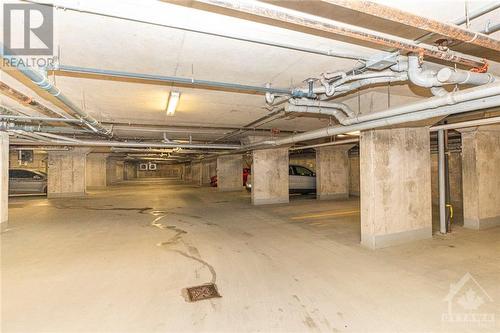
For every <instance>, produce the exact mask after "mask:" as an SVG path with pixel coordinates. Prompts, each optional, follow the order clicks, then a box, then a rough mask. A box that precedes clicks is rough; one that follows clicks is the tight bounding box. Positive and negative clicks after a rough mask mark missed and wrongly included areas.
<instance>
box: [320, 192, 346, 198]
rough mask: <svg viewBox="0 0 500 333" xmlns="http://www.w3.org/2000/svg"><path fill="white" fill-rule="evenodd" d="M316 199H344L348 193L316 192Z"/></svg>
mask: <svg viewBox="0 0 500 333" xmlns="http://www.w3.org/2000/svg"><path fill="white" fill-rule="evenodd" d="M316 199H318V200H346V199H349V193H336V194H316Z"/></svg>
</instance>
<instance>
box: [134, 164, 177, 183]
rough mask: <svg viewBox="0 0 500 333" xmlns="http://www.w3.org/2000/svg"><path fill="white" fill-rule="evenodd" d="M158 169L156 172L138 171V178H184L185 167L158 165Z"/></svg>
mask: <svg viewBox="0 0 500 333" xmlns="http://www.w3.org/2000/svg"><path fill="white" fill-rule="evenodd" d="M156 168H157V169H156V170H138V171H137V178H170V179H181V178H182V172H183V166H182V165H180V164H156Z"/></svg>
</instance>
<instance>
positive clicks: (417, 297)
mask: <svg viewBox="0 0 500 333" xmlns="http://www.w3.org/2000/svg"><path fill="white" fill-rule="evenodd" d="M249 201H250V198H249V195H248V194H247V193H245V192H243V191H242V192H241V193H218V192H216V190H215V189H213V188H196V187H194V186H187V185H179V184H173V183H167V182H164V181H157V182H135V183H133V182H129V183H124V184H122V185H119V186H113V187H110V188H109V189H108V190H106V191H94V192H91V193H89V195H88V196H87V197H85V198H83V199H76V198H74V199H57V200H56V199H52V200H47V199H45V198H13V199H11V201H10V211H9V213H10V221H9V229H8V230H7V231H6V232H4V233H3V234H2V235H1V240H2V244H1V250H2V253H1V258H2V263H1V269H2V295H1V300H2V331H3V332H35V331H37V332H40V331H43V332H82V331H85V332H97V331H100V332H109V331H114V332H131V331H135V332H155V331H170V332H198V331H211V332H214V331H225V332H278V331H279V332H304V331H311V332H317V331H322V332H362V331H363V332H366V331H371V332H376V331H380V332H385V331H412V332H417V331H418V332H422V331H448V332H457V331H464V332H478V331H487V332H489V331H491V332H495V331H499V330H500V312H499V309H500V306H499V302H500V284H499V276H500V228H494V229H490V230H487V231H471V230H466V229H463V228H461V227H456V228H455V231H454V232H453V233H452V234H450V235H448V236H446V237H442V236H435V237H434V238H433V239H432V240H425V241H418V242H414V243H410V244H406V245H402V246H396V247H392V248H387V249H381V250H376V251H371V250H368V249H365V248H363V247H361V246H360V245H359V238H360V235H359V232H360V231H359V201H358V200H357V199H351V200H348V201H322V202H318V201H316V200H311V198H310V197H309V198H308V197H307V196H299V197H294V198H293V199H292V201H291V203H290V204H288V205H274V206H268V207H253V206H251V205H250V204H249ZM467 272H469V273H471V274H472V275H473V277H474V278H475V279H476V280H477V281H478V282H479V283H480V285H481V286H482V287H483V288H484V290H485V291H487V293H488V295H489V296H490V297H491V299H492V301H490V300H485V304H484V305H482V307H481V308H480V309H481V311H482V312H486V313H494V314H495V315H496V321H495V322H494V323H492V324H490V325H484V326H483V327H478V326H477V324H474V323H469V324H450V323H447V322H443V321H442V320H441V316H442V314H443V313H444V312H446V311H447V303H446V302H445V301H444V298H445V296H446V295H447V294H448V291H449V288H450V284H451V283H455V282H457V281H458V280H460V279H461V278H462V277H463V276H464V274H465V273H467ZM210 281H212V282H215V283H216V284H217V286H218V288H219V291H220V293H221V295H222V298H217V299H212V300H207V301H200V302H196V303H188V302H186V301H185V299H184V297H183V294H182V290H183V288H186V287H190V286H194V285H200V284H203V283H207V282H210ZM483 298H484V297H483ZM495 302H496V303H495Z"/></svg>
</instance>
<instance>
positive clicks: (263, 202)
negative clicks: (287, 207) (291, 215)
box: [252, 198, 290, 206]
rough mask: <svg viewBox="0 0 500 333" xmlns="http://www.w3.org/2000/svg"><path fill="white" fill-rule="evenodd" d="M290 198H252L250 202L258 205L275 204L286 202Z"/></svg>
mask: <svg viewBox="0 0 500 333" xmlns="http://www.w3.org/2000/svg"><path fill="white" fill-rule="evenodd" d="M289 202H290V199H286V198H276V199H253V200H252V204H253V205H255V206H259V205H276V204H285V203H286V204H287V203H289Z"/></svg>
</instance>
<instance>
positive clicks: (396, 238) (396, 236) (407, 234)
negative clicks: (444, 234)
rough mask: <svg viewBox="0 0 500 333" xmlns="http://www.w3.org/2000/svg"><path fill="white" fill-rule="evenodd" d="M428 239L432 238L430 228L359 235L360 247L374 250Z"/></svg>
mask: <svg viewBox="0 0 500 333" xmlns="http://www.w3.org/2000/svg"><path fill="white" fill-rule="evenodd" d="M429 238H432V227H426V228H421V229H416V230H407V231H401V232H396V233H392V234H386V235H364V236H363V235H361V245H363V246H365V247H367V248H370V249H373V250H374V249H381V248H384V247H389V246H393V245H399V244H404V243H407V242H412V241H416V240H421V239H429Z"/></svg>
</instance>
